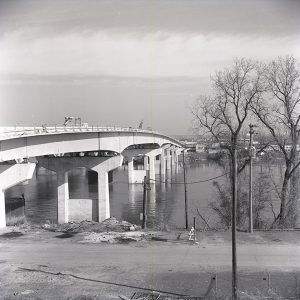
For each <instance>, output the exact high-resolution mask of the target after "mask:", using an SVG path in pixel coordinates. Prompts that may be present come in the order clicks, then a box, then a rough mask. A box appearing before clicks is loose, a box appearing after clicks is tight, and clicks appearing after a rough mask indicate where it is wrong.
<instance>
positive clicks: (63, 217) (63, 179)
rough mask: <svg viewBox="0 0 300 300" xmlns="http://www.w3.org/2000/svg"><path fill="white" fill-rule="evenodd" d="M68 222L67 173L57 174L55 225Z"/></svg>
mask: <svg viewBox="0 0 300 300" xmlns="http://www.w3.org/2000/svg"><path fill="white" fill-rule="evenodd" d="M68 222H69V183H68V172H57V223H58V224H63V223H68Z"/></svg>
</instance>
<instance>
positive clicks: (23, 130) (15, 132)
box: [0, 125, 160, 140]
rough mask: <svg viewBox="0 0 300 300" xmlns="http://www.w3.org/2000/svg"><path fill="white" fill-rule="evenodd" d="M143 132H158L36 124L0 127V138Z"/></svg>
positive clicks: (123, 128) (130, 128) (112, 127)
mask: <svg viewBox="0 0 300 300" xmlns="http://www.w3.org/2000/svg"><path fill="white" fill-rule="evenodd" d="M110 131H115V132H145V133H152V134H158V135H160V133H158V132H154V131H152V130H146V129H138V128H132V127H117V126H108V127H104V126H97V125H96V126H88V127H85V126H37V127H34V126H32V127H20V126H14V127H0V140H6V139H12V138H18V137H22V136H34V135H47V134H59V133H72V132H110Z"/></svg>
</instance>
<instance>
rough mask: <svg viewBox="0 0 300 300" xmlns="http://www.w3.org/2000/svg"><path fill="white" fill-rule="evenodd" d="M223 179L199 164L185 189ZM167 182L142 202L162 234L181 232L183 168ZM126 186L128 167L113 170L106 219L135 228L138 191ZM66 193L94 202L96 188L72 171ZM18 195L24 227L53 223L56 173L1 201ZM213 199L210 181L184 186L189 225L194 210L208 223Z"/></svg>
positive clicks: (41, 173) (190, 170) (213, 167)
mask: <svg viewBox="0 0 300 300" xmlns="http://www.w3.org/2000/svg"><path fill="white" fill-rule="evenodd" d="M157 167H158V166H157ZM223 173H224V170H223V169H222V168H221V167H219V166H218V165H217V164H215V163H213V162H209V161H201V162H200V163H197V164H194V165H190V166H188V167H187V179H186V181H187V182H188V183H189V182H195V181H201V180H205V179H207V178H212V177H216V176H218V175H221V174H223ZM254 176H255V174H254ZM167 179H168V180H167V182H166V180H165V179H163V178H160V176H159V175H157V176H156V180H157V181H156V182H155V184H151V185H150V188H151V189H150V190H149V191H148V197H147V215H148V219H147V226H148V227H149V228H156V229H163V228H165V227H166V226H167V227H168V228H183V227H184V225H185V213H184V185H183V184H182V183H183V168H182V167H181V166H179V168H178V170H177V171H175V170H173V171H172V173H170V172H169V173H168V174H167ZM224 180H225V177H221V178H218V179H216V180H215V181H218V182H220V183H222V182H223V181H224ZM169 181H171V182H173V183H170V182H169ZM127 182H128V172H127V167H120V168H119V169H117V170H114V172H113V181H112V182H111V183H110V184H109V193H110V211H111V216H115V217H116V218H118V219H120V220H126V221H129V222H131V223H134V224H141V221H140V213H141V212H142V206H143V185H142V184H128V183H127ZM175 182H176V183H175ZM69 193H70V198H71V199H76V198H78V199H97V193H98V188H97V183H96V182H95V180H94V181H93V180H89V174H88V172H87V170H86V169H84V168H78V169H75V170H73V171H71V172H70V173H69ZM22 194H24V196H25V199H26V218H27V220H28V221H29V222H32V223H42V222H46V221H47V220H48V221H50V222H53V223H56V222H57V188H56V174H55V173H53V172H51V171H48V170H45V169H39V170H38V175H37V176H35V175H34V176H33V178H32V179H31V180H30V181H29V183H28V184H27V185H18V186H14V187H12V188H10V189H8V190H7V191H6V194H5V195H6V197H7V198H9V197H20V196H21V195H22ZM214 196H215V189H214V188H213V185H212V181H208V182H204V183H195V184H188V185H187V199H188V212H189V223H190V225H191V224H192V222H193V217H194V216H196V215H197V211H196V209H197V208H198V210H199V212H201V215H203V216H205V217H206V218H210V217H211V214H212V212H211V208H210V205H209V203H211V202H212V201H213V199H214ZM70 201H71V200H70ZM71 205H72V204H71Z"/></svg>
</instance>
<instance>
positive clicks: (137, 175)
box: [128, 156, 148, 183]
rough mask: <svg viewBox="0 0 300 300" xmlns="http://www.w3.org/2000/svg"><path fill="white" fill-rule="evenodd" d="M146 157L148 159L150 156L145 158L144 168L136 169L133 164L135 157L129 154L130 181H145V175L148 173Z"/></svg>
mask: <svg viewBox="0 0 300 300" xmlns="http://www.w3.org/2000/svg"><path fill="white" fill-rule="evenodd" d="M146 159H147V160H148V157H145V159H144V169H143V170H135V169H134V165H133V161H134V157H133V156H128V183H142V182H143V181H144V177H145V176H146V175H147V169H145V160H146ZM147 164H148V162H147Z"/></svg>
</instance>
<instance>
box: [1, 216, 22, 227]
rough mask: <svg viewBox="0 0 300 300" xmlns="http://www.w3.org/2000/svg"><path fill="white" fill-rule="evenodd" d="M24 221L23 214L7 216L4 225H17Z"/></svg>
mask: <svg viewBox="0 0 300 300" xmlns="http://www.w3.org/2000/svg"><path fill="white" fill-rule="evenodd" d="M25 223H26V217H25V216H7V217H6V226H18V225H22V224H25Z"/></svg>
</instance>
